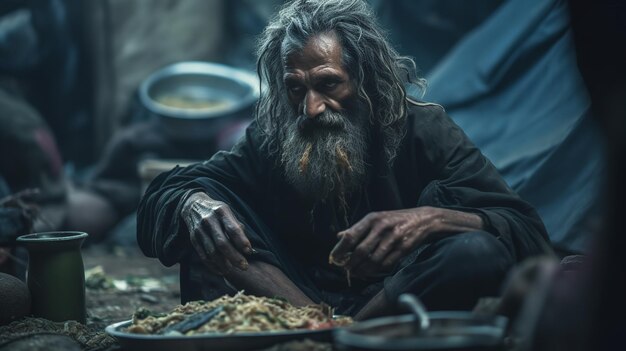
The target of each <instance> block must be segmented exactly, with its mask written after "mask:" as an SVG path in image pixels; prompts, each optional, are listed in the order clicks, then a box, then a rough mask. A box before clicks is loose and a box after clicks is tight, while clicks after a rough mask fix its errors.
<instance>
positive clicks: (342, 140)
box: [281, 110, 368, 205]
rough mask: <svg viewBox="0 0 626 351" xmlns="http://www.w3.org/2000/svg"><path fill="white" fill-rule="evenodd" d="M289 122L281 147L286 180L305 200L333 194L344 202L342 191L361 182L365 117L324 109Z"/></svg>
mask: <svg viewBox="0 0 626 351" xmlns="http://www.w3.org/2000/svg"><path fill="white" fill-rule="evenodd" d="M290 121H291V122H290V123H289V125H288V126H287V133H286V137H285V140H283V141H282V150H281V162H282V165H283V167H284V172H285V177H286V180H287V182H288V183H289V184H291V185H292V186H293V187H294V188H295V189H296V191H297V192H298V193H299V194H300V195H301V196H302V197H303V198H304V199H306V200H309V201H312V202H314V203H318V202H325V201H326V200H329V199H330V198H333V197H334V198H337V199H339V200H340V201H341V202H342V205H345V198H346V194H349V193H351V192H353V191H355V190H357V189H358V188H360V187H361V186H362V185H363V183H364V182H365V178H366V155H367V144H368V142H367V130H368V127H367V123H368V122H367V121H368V119H367V118H365V117H363V116H350V115H349V114H348V113H339V112H333V111H330V110H326V111H325V112H324V113H323V114H322V115H320V116H318V117H316V118H314V119H311V118H308V117H306V116H299V117H298V118H292V119H290Z"/></svg>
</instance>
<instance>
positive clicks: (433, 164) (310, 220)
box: [137, 104, 548, 313]
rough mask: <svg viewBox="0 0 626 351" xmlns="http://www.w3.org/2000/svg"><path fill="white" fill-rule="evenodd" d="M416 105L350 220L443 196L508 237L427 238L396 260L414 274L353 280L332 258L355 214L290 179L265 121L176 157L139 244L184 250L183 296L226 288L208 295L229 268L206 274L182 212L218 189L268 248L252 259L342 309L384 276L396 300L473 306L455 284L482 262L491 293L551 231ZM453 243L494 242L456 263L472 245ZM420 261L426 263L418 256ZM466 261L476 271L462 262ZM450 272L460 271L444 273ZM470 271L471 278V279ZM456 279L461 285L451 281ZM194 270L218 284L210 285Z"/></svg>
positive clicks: (438, 201)
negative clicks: (299, 192)
mask: <svg viewBox="0 0 626 351" xmlns="http://www.w3.org/2000/svg"><path fill="white" fill-rule="evenodd" d="M407 117H408V118H407V121H406V130H407V133H406V135H405V137H404V138H403V142H402V144H401V146H400V148H399V150H398V156H397V158H396V159H395V161H394V164H393V166H391V167H390V166H388V165H387V163H386V162H385V161H384V160H383V158H382V151H381V148H379V147H378V148H377V146H378V145H376V144H374V145H373V147H372V150H375V151H376V152H375V153H374V154H373V155H371V156H372V159H371V164H372V170H371V173H370V180H369V181H368V183H367V184H366V185H365V186H364V190H363V191H361V192H360V193H359V194H355V195H354V196H353V197H352V198H350V199H348V206H349V213H348V220H349V225H352V224H354V223H355V222H357V221H358V220H360V219H361V218H363V216H364V215H366V214H367V213H369V212H373V211H385V210H397V209H403V208H410V207H416V206H434V207H443V208H449V209H456V210H460V211H466V212H473V213H476V214H478V215H480V216H481V217H482V218H483V220H484V222H485V224H486V227H485V230H486V232H488V233H491V236H492V238H495V239H497V240H492V241H489V239H485V237H489V236H486V235H485V233H483V232H479V233H472V234H463V235H460V234H459V235H457V236H456V237H451V238H446V239H444V240H440V241H438V242H436V243H433V244H432V245H428V246H422V247H420V248H418V249H417V251H416V252H415V253H414V254H413V255H410V256H409V257H407V258H406V259H405V260H404V262H403V263H402V264H401V265H400V266H399V267H397V269H396V271H399V270H400V269H402V270H400V271H399V272H398V274H401V276H402V281H395V282H394V281H393V279H391V280H390V279H388V278H389V277H387V279H386V280H384V281H383V279H381V280H380V281H378V282H372V281H359V280H356V281H353V284H354V286H353V287H351V288H349V287H348V286H347V281H346V279H345V275H344V273H343V272H342V271H341V270H340V269H338V268H336V267H333V266H330V265H329V264H328V262H327V260H328V254H329V253H330V250H331V249H332V247H333V246H334V245H335V244H336V236H335V235H336V233H337V232H338V231H340V230H342V229H345V225H343V226H342V225H339V224H338V221H336V220H334V219H333V213H334V212H333V211H332V210H330V209H332V206H326V207H324V206H321V207H318V208H316V211H315V213H314V214H312V213H311V209H310V208H308V206H306V205H305V204H304V203H303V202H302V201H301V200H300V199H299V198H298V197H297V196H296V194H295V191H294V190H293V189H291V188H290V186H289V185H288V184H286V182H285V181H284V178H283V176H282V174H281V169H280V168H279V167H277V166H276V165H277V163H276V160H275V158H274V157H273V156H271V155H270V154H269V153H268V152H267V151H266V150H267V148H266V146H267V145H266V143H265V142H264V136H263V135H262V134H261V132H260V131H259V128H258V126H257V125H256V123H253V124H252V125H251V126H250V127H249V128H248V130H247V133H246V137H245V138H244V139H242V140H241V141H240V143H239V144H237V145H236V146H235V147H234V148H233V150H231V151H230V152H220V153H218V154H216V155H215V156H213V157H212V158H211V159H210V160H209V161H206V162H203V163H199V164H196V165H192V166H190V167H187V168H175V169H174V170H172V171H170V172H168V173H166V174H162V175H160V176H159V177H157V178H156V179H155V180H154V181H153V182H152V184H151V185H150V187H149V188H148V190H147V191H146V195H145V196H144V198H143V199H142V201H141V204H140V207H139V212H138V228H137V229H138V231H137V235H138V241H139V245H140V246H141V248H142V250H143V251H144V253H145V254H146V255H148V256H151V257H158V258H159V259H160V260H161V262H163V263H164V264H166V265H172V264H174V263H176V262H181V279H182V280H181V290H182V293H183V296H182V297H183V300H188V299H195V298H212V297H214V296H207V295H212V293H210V291H219V290H220V289H222V288H224V286H225V284H224V283H223V281H221V280H220V278H217V277H213V278H214V279H211V278H206V279H204V278H203V277H200V276H206V274H205V273H202V272H204V271H205V270H203V269H202V268H201V266H199V265H198V263H197V257H195V256H196V255H195V253H194V251H193V248H192V247H191V245H190V242H189V238H188V237H189V236H188V234H187V231H186V228H185V225H184V223H183V222H182V220H181V219H180V218H179V212H180V206H181V205H182V203H183V200H184V198H185V197H186V196H188V195H189V194H190V193H192V192H194V191H206V192H207V193H208V194H209V196H211V197H213V198H216V199H220V200H222V201H225V202H226V203H228V204H229V205H230V206H231V207H232V208H233V210H234V212H235V213H236V214H237V216H238V218H239V220H240V221H242V222H243V224H244V226H245V228H246V234H247V235H248V237H249V238H250V240H251V242H252V245H253V247H254V248H255V249H256V250H257V251H258V252H259V253H258V254H257V255H255V256H254V258H252V259H257V260H261V261H264V262H267V263H269V264H272V265H276V266H277V267H279V268H281V269H283V271H284V272H285V274H286V275H287V276H288V277H289V278H291V279H292V280H293V281H294V283H296V284H297V285H298V286H299V287H300V288H301V289H302V290H303V291H304V292H305V293H306V294H307V295H308V296H309V297H310V298H312V299H313V300H319V299H323V300H325V301H327V300H328V299H330V300H333V301H331V304H332V303H333V302H335V301H336V302H338V303H339V304H345V306H338V307H340V309H339V310H340V311H341V310H342V309H343V310H344V311H348V313H350V312H354V311H353V309H354V308H358V306H360V305H362V303H361V302H362V301H357V300H358V299H359V298H363V297H368V296H370V295H371V294H373V293H376V292H377V289H375V288H372V286H373V285H374V286H375V285H376V284H378V288H380V287H382V284H384V286H385V292H386V294H387V296H388V298H390V299H392V300H393V299H394V298H395V297H397V295H398V294H399V293H401V292H404V290H405V289H406V288H409V290H410V291H412V292H416V293H418V295H420V296H421V297H425V296H427V294H431V295H433V296H436V295H438V294H439V295H441V296H447V297H449V298H450V300H448V305H449V306H453V307H456V306H457V305H463V306H464V307H468V306H466V305H467V304H465V303H461V301H460V299H461V297H456V298H455V297H454V295H460V294H453V293H455V292H459V288H460V287H461V286H463V287H466V286H467V285H468V284H470V283H471V284H474V283H477V284H480V282H481V281H482V280H480V277H479V278H476V279H479V280H478V281H474V280H473V279H474V277H473V276H472V275H473V274H474V273H476V272H475V269H474V268H476V267H478V268H477V269H478V270H479V271H481V272H487V273H485V275H484V276H488V278H486V279H487V280H490V281H492V282H490V284H488V285H489V287H488V288H487V290H489V291H488V293H495V289H497V285H498V283H499V281H500V280H501V279H502V276H503V275H504V272H505V271H506V269H507V268H508V267H509V266H510V265H511V264H513V263H514V262H516V261H519V260H521V259H523V258H525V257H527V256H530V255H533V254H538V253H541V252H542V251H543V250H544V248H545V247H547V240H548V239H547V234H546V232H545V229H544V227H543V224H542V222H541V220H540V219H539V217H538V216H537V214H536V212H535V211H534V209H533V208H532V207H531V206H530V205H529V204H527V203H526V202H524V201H523V200H521V199H520V198H519V197H518V196H517V195H516V194H515V193H514V192H513V191H512V190H511V189H510V188H509V187H508V186H507V185H506V183H505V182H504V181H503V180H502V178H501V177H500V175H499V174H498V172H497V171H496V169H495V168H494V167H493V165H492V164H491V163H490V162H489V161H488V160H487V159H486V158H485V157H484V156H483V155H482V154H481V153H480V151H479V150H478V149H476V147H474V145H473V144H472V143H471V142H470V141H469V140H468V138H467V137H466V136H465V134H464V133H463V132H462V131H461V129H460V128H458V126H456V125H455V124H454V123H453V122H452V121H451V120H450V118H449V117H448V116H447V115H446V114H445V113H444V112H443V109H442V108H441V107H440V106H438V105H433V104H415V105H414V106H412V107H411V108H410V111H409V114H408V116H407ZM453 243H456V244H458V243H464V245H460V247H465V248H466V249H467V250H468V251H472V250H474V249H476V248H478V247H484V248H485V250H484V251H485V252H490V253H491V255H487V254H484V252H483V254H480V255H478V256H476V253H474V252H470V253H467V254H465V258H464V259H463V262H471V261H482V262H477V265H475V267H468V265H464V264H463V263H462V262H459V265H455V264H454V263H455V262H454V261H450V260H453V259H457V258H459V257H463V255H461V254H459V252H461V253H462V252H463V251H464V250H458V249H457V248H453V247H458V245H456V244H453ZM448 248H450V249H448ZM448 250H450V251H449V252H451V254H450V256H449V259H448V257H446V252H447V251H448ZM292 257H297V262H298V263H296V264H294V263H293V262H295V259H293V258H292ZM468 257H473V258H472V259H467V258H468ZM477 257H484V258H481V259H477ZM429 260H430V262H431V263H430V264H429V263H428V262H429ZM483 263H484V264H483ZM468 264H469V263H468ZM416 265H418V266H420V267H421V268H415V267H416ZM194 267H196V268H197V269H194ZM494 267H495V268H494ZM464 270H465V271H466V273H467V274H465V273H462V272H463V271H464ZM453 271H454V272H453ZM424 272H429V273H428V274H427V275H426V276H431V277H433V278H434V280H433V279H430V280H428V279H426V280H423V279H422V280H420V279H417V278H418V277H419V275H420V274H425V273H424ZM494 272H495V273H494ZM492 273H493V274H492ZM440 276H446V277H452V278H451V279H443V280H441V281H439V282H437V277H440ZM461 276H464V277H465V279H460V277H461ZM470 276H472V277H471V279H470ZM494 277H495V278H494ZM209 280H210V282H209ZM454 280H458V282H459V284H460V285H459V286H456V285H455V284H451V283H450V282H451V281H454ZM205 281H206V283H205ZM194 282H195V283H197V284H200V285H202V284H206V285H207V286H209V285H210V286H211V287H209V288H207V289H204V290H203V289H202V288H201V287H200V286H198V285H194V284H195V283H194ZM494 282H495V283H494ZM494 287H495V288H494ZM429 288H430V290H429ZM198 289H200V290H201V292H202V291H204V292H205V293H201V292H198V291H197V290H198ZM370 290H374V291H370ZM418 290H419V291H418ZM442 290H444V291H442ZM464 292H465V291H464ZM482 294H483V292H479V293H478V294H473V295H474V296H473V297H477V296H480V295H482ZM337 296H339V297H341V296H346V297H348V298H349V301H341V299H335V297H337ZM335 304H336V303H335ZM433 304H434V305H435V306H434V307H436V308H445V307H447V306H446V303H445V301H434V302H432V303H431V304H430V306H429V307H431V308H432V307H433ZM438 304H440V305H438ZM357 305H358V306H357ZM427 305H428V302H427Z"/></svg>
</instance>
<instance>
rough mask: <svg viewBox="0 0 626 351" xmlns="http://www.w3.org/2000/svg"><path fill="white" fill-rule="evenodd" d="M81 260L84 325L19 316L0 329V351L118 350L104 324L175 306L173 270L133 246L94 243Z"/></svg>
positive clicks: (177, 295) (175, 276) (175, 272)
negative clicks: (83, 266) (143, 312)
mask: <svg viewBox="0 0 626 351" xmlns="http://www.w3.org/2000/svg"><path fill="white" fill-rule="evenodd" d="M82 256H83V262H84V265H85V270H86V279H85V285H86V289H85V300H86V306H87V323H86V325H82V324H80V323H77V322H75V321H70V322H61V323H54V322H51V321H48V320H45V319H41V318H24V319H22V320H18V321H15V322H13V323H11V324H10V325H7V326H3V327H0V351H5V350H11V351H13V350H46V351H48V350H51V349H50V348H51V347H52V349H54V350H56V349H59V350H73V349H76V350H80V349H82V350H90V351H92V350H93V351H95V350H118V349H119V345H118V344H117V342H116V341H115V340H114V339H113V338H112V337H110V336H108V335H107V334H105V333H104V329H105V328H106V326H108V325H110V324H112V323H116V322H121V321H125V320H129V319H131V317H132V315H133V313H134V312H135V311H136V310H137V309H138V308H139V307H144V308H147V309H149V310H152V311H155V312H166V311H169V310H171V309H172V308H174V307H175V306H176V305H178V304H179V303H180V289H179V284H178V267H176V266H174V267H169V268H168V267H164V266H163V265H161V264H160V263H159V261H158V260H156V259H150V258H147V257H145V256H144V255H143V254H142V253H141V252H140V251H139V249H138V248H119V247H118V248H110V247H106V246H98V245H93V246H89V247H87V248H83V249H82ZM58 338H61V339H58ZM62 338H65V339H62ZM48 339H50V340H48ZM57 339H58V340H57ZM60 345H65V346H62V347H61V346H60ZM57 346H58V347H57ZM55 347H56V348H55ZM72 347H74V348H72Z"/></svg>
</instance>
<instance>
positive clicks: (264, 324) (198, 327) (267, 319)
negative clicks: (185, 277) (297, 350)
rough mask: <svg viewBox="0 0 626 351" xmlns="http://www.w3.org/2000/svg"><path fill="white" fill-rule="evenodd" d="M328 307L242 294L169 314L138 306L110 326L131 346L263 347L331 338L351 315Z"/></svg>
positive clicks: (110, 330)
mask: <svg viewBox="0 0 626 351" xmlns="http://www.w3.org/2000/svg"><path fill="white" fill-rule="evenodd" d="M320 312H321V313H320ZM326 312H327V311H323V308H322V307H319V306H307V307H294V306H291V305H289V304H288V303H287V302H285V301H282V300H277V299H269V298H257V297H252V296H247V295H243V294H237V295H235V296H234V297H222V298H220V299H217V300H214V301H211V302H190V303H188V304H186V305H182V306H178V307H176V308H175V309H173V310H172V311H171V312H170V313H167V314H154V315H150V314H149V313H144V312H140V311H138V312H136V313H135V315H134V316H133V319H132V320H128V321H123V322H119V323H115V324H112V325H109V326H108V327H107V328H106V332H107V333H108V334H110V335H112V336H114V337H115V338H116V339H117V340H118V341H119V343H120V345H121V346H122V347H123V348H124V349H128V350H150V351H160V350H163V351H165V350H197V351H201V350H207V351H208V350H212V351H213V350H258V349H262V348H265V347H269V346H272V345H275V344H278V343H282V342H287V341H293V340H303V339H311V340H315V341H325V342H331V341H332V334H333V330H334V329H336V327H338V326H342V325H345V324H347V323H350V322H351V320H350V319H349V318H347V317H339V318H337V317H335V316H332V315H330V317H327V316H326V315H325V313H326Z"/></svg>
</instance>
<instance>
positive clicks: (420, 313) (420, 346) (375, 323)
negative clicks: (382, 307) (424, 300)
mask: <svg viewBox="0 0 626 351" xmlns="http://www.w3.org/2000/svg"><path fill="white" fill-rule="evenodd" d="M399 303H400V305H404V306H405V307H408V308H409V309H411V310H412V311H413V314H407V315H401V316H393V317H384V318H376V319H371V320H368V321H365V322H361V323H357V324H354V325H353V326H352V327H349V328H346V329H338V330H337V331H336V332H335V335H334V337H335V344H336V345H337V348H338V349H339V350H351V351H352V350H438V351H444V350H445V351H453V350H454V351H461V350H463V351H469V350H472V351H486V350H490V351H495V350H503V348H504V334H505V330H506V325H507V318H506V317H504V316H479V315H475V314H473V313H471V312H468V311H441V312H430V313H427V312H426V310H425V309H424V307H423V305H422V304H421V303H420V302H419V300H418V299H417V298H416V297H415V296H413V295H408V294H405V295H401V296H400V299H399Z"/></svg>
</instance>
